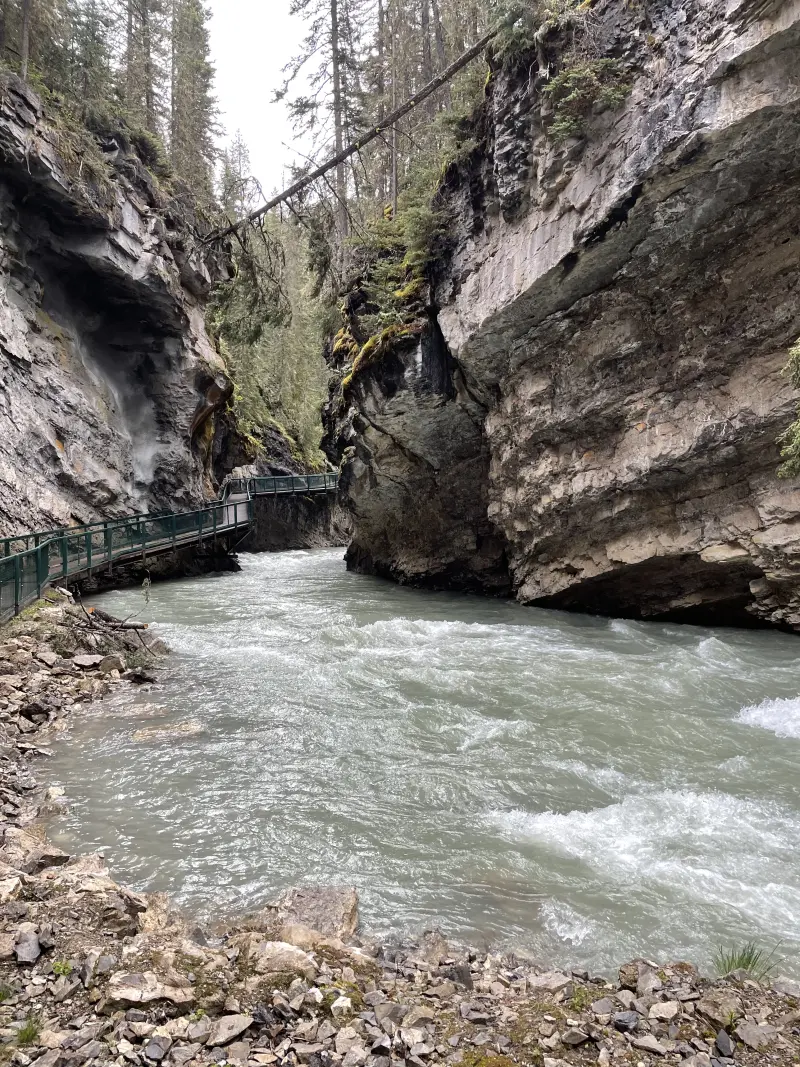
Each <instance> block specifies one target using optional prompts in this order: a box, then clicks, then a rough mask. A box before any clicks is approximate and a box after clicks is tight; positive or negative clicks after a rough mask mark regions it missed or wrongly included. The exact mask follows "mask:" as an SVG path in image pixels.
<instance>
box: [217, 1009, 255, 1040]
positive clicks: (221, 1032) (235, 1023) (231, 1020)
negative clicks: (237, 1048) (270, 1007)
mask: <svg viewBox="0 0 800 1067" xmlns="http://www.w3.org/2000/svg"><path fill="white" fill-rule="evenodd" d="M253 1021H254V1020H253V1017H252V1015H223V1016H221V1017H220V1018H219V1019H214V1021H213V1022H212V1023H211V1030H210V1032H209V1035H208V1037H207V1039H206V1044H207V1045H209V1046H215V1045H219V1046H223V1045H227V1044H229V1043H230V1042H231V1041H233V1040H234V1038H237V1037H239V1035H240V1034H243V1033H244V1032H245V1030H249V1028H250V1027H251V1026H252V1025H253Z"/></svg>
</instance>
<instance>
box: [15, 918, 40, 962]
mask: <svg viewBox="0 0 800 1067" xmlns="http://www.w3.org/2000/svg"><path fill="white" fill-rule="evenodd" d="M41 954H42V950H41V948H40V946H39V936H38V934H37V932H36V927H35V926H34V924H33V923H23V924H22V925H21V926H20V927H19V929H18V930H17V936H16V939H15V941H14V955H15V956H16V957H17V963H35V962H36V961H37V960H38V959H39V957H40V956H41Z"/></svg>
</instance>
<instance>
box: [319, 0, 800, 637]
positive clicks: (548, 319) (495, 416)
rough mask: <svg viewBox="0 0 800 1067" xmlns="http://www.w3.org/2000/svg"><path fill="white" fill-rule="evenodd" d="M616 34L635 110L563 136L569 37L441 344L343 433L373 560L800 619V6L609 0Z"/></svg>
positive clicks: (493, 120) (479, 199)
mask: <svg viewBox="0 0 800 1067" xmlns="http://www.w3.org/2000/svg"><path fill="white" fill-rule="evenodd" d="M591 34H592V45H593V47H595V48H596V49H597V51H598V54H602V55H606V56H613V57H615V62H616V63H618V65H619V69H620V70H621V71H624V76H625V77H626V78H628V79H629V80H630V85H631V87H630V92H629V93H628V95H627V97H626V99H625V100H624V102H622V103H621V105H620V106H616V107H607V108H605V109H602V108H600V107H596V108H594V109H593V111H592V113H591V114H590V115H589V116H588V118H587V120H586V128H585V129H584V130H582V131H581V132H580V133H579V134H577V135H576V136H574V137H572V138H569V139H567V140H562V141H556V140H554V138H553V137H552V136H550V135H549V134H548V123H549V122H551V121H552V114H551V113H549V110H550V112H551V111H552V103H551V102H549V101H548V99H547V94H546V93H544V92H543V89H544V86H545V85H546V84H547V77H548V76H552V70H550V71H548V70H547V69H546V64H547V63H548V61H549V58H550V57H549V56H548V53H547V45H548V40H547V36H546V35H545V36H544V38H543V46H542V47H540V48H539V49H538V52H537V54H536V55H529V56H527V57H525V58H524V60H523V61H519V62H517V63H516V64H514V65H512V66H511V67H510V68H508V67H507V68H506V69H498V70H497V71H496V72H495V75H494V77H493V79H492V82H491V84H490V87H489V90H488V95H487V100H486V105H485V109H484V114H483V116H482V117H481V120H480V125H479V127H478V129H477V133H478V135H479V136H480V137H481V138H482V142H481V145H480V148H479V150H478V151H476V152H474V153H473V154H472V156H471V157H470V159H469V160H468V161H467V162H466V163H464V164H461V165H459V166H458V167H454V168H452V169H451V171H450V173H449V175H448V177H447V183H446V185H447V187H446V190H445V192H444V194H443V195H444V196H445V198H446V201H447V204H448V206H449V210H450V211H451V213H452V218H453V224H452V226H451V234H452V237H453V241H452V249H451V254H450V255H449V257H447V259H446V261H445V262H443V263H441V264H439V265H438V269H437V273H436V276H435V279H434V282H435V285H434V290H433V292H434V296H433V300H432V307H431V327H430V330H429V331H428V335H427V337H426V338H425V339H424V342H423V344H421V345H419V344H414V345H412V346H410V347H409V346H407V347H406V348H405V349H404V350H403V349H400V350H398V351H396V352H394V353H393V354H392V355H391V357H389V358H387V359H385V360H382V361H381V362H379V363H376V364H375V365H373V366H371V367H369V368H368V369H366V370H364V371H363V372H362V373H361V374H360V375H359V376H358V378H357V380H356V381H355V382H354V386H353V388H352V389H351V391H350V394H349V400H350V407H349V411H348V412H347V414H346V415H345V416H344V417H342V418H341V419H340V420H339V425H338V440H339V444H340V447H341V446H345V453H344V456H345V465H344V471H343V474H344V477H343V484H344V487H345V491H346V499H347V503H348V506H349V507H350V510H351V511H352V513H353V516H354V522H355V534H354V542H353V545H352V547H351V551H350V559H351V562H352V564H353V565H355V566H359V567H361V568H363V569H371V570H375V571H378V572H380V573H386V574H390V575H393V576H395V577H396V578H398V579H399V580H402V581H411V582H419V583H424V582H428V583H433V584H438V585H448V584H449V585H452V584H455V585H461V586H468V587H479V588H484V589H488V590H501V589H503V588H504V587H506V586H507V587H509V588H510V589H511V590H512V591H513V593H514V595H516V596H517V597H518V598H519V599H520V600H522V601H525V602H529V603H536V604H541V605H548V606H556V607H565V608H571V609H577V610H589V611H596V612H602V613H609V614H620V615H626V616H634V617H637V616H642V617H653V616H660V617H670V616H672V617H679V618H687V619H696V620H698V621H702V620H705V619H708V620H713V619H719V620H720V621H732V622H736V621H742V620H744V619H746V618H748V617H759V618H761V619H762V620H765V621H769V622H771V623H778V624H788V625H791V626H800V489H799V488H798V484H797V481H796V480H787V481H783V480H780V479H778V478H777V476H776V469H777V467H778V465H779V456H778V448H777V446H776V444H775V441H776V438H777V436H778V435H779V433H780V432H781V431H782V430H784V429H785V428H786V427H787V426H788V424H789V423H790V422H791V421H792V418H793V416H794V407H795V401H796V397H795V395H794V392H793V390H792V388H791V386H790V383H789V381H788V380H787V379H786V378H785V377H784V376H782V374H781V369H782V366H783V364H784V362H785V360H786V355H787V348H788V347H789V345H791V344H792V343H793V342H794V341H795V340H796V339H797V338H798V336H800V195H798V193H799V192H800V0H782V2H781V0H773V2H766V0H759V2H753V0H702V2H701V0H652V2H647V3H641V4H629V3H623V2H622V0H598V2H596V3H595V4H594V5H593V8H592V15H591ZM556 63H557V60H556ZM543 64H544V65H545V66H543ZM553 69H557V65H556V66H555V67H554V68H553ZM548 109H549V110H548ZM745 612H749V616H748V615H746V614H745Z"/></svg>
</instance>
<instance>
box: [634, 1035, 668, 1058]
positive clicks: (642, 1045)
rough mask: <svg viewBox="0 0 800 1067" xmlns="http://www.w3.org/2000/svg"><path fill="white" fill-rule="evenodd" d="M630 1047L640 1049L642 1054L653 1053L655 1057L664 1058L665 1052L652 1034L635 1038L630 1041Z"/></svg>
mask: <svg viewBox="0 0 800 1067" xmlns="http://www.w3.org/2000/svg"><path fill="white" fill-rule="evenodd" d="M631 1045H632V1046H633V1047H634V1048H638V1049H641V1050H642V1051H643V1052H654V1053H655V1054H656V1056H666V1054H667V1050H666V1049H665V1048H664V1046H663V1045H662V1044H661V1042H660V1041H659V1040H658V1038H656V1037H653V1035H652V1034H645V1035H644V1037H635V1038H634V1039H633V1040H632V1041H631Z"/></svg>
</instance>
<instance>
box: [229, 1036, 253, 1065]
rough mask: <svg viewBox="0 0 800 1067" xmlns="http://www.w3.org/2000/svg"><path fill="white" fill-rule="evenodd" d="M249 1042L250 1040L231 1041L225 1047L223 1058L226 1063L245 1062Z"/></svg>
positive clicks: (247, 1057)
mask: <svg viewBox="0 0 800 1067" xmlns="http://www.w3.org/2000/svg"><path fill="white" fill-rule="evenodd" d="M251 1044H252V1042H250V1041H232V1042H231V1043H230V1045H228V1047H227V1049H226V1053H225V1059H226V1060H227V1062H228V1063H247V1061H248V1059H249V1057H250V1048H251Z"/></svg>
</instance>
